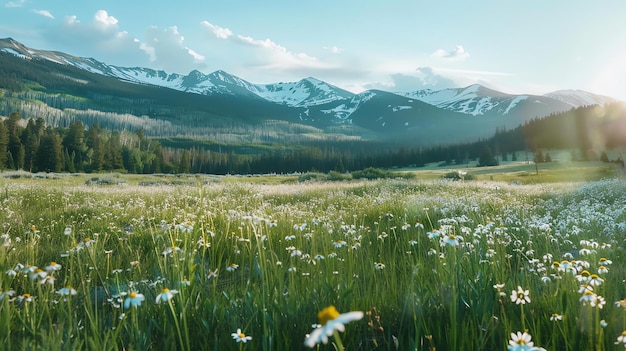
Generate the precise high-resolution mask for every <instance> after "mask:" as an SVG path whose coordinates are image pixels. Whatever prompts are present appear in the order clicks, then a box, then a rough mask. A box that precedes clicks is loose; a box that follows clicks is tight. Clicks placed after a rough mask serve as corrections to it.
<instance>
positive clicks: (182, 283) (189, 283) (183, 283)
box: [180, 278, 191, 286]
mask: <svg viewBox="0 0 626 351" xmlns="http://www.w3.org/2000/svg"><path fill="white" fill-rule="evenodd" d="M180 285H181V286H190V285H191V282H190V281H189V279H187V278H183V280H181V281H180Z"/></svg>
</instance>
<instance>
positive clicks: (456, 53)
mask: <svg viewBox="0 0 626 351" xmlns="http://www.w3.org/2000/svg"><path fill="white" fill-rule="evenodd" d="M432 56H433V57H435V58H441V59H445V60H450V61H465V60H467V58H468V57H469V56H470V55H469V52H467V51H465V49H464V48H463V46H462V45H457V46H456V47H455V48H454V49H453V50H444V49H439V50H437V51H435V52H434V53H433V54H432Z"/></svg>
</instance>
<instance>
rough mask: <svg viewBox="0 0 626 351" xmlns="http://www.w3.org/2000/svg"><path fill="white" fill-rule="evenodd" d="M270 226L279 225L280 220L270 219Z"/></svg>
mask: <svg viewBox="0 0 626 351" xmlns="http://www.w3.org/2000/svg"><path fill="white" fill-rule="evenodd" d="M269 226H270V227H276V226H278V221H277V220H275V219H272V220H270V222H269Z"/></svg>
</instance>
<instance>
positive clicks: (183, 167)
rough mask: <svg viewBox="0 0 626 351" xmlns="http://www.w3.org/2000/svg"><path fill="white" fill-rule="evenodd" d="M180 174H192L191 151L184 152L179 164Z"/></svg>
mask: <svg viewBox="0 0 626 351" xmlns="http://www.w3.org/2000/svg"><path fill="white" fill-rule="evenodd" d="M178 173H191V160H190V158H189V151H188V150H183V152H182V154H181V156H180V160H179V162H178Z"/></svg>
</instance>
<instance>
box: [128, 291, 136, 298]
mask: <svg viewBox="0 0 626 351" xmlns="http://www.w3.org/2000/svg"><path fill="white" fill-rule="evenodd" d="M128 296H129V297H130V298H131V299H134V298H135V297H137V293H136V292H134V291H133V292H132V293H130V294H128Z"/></svg>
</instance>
